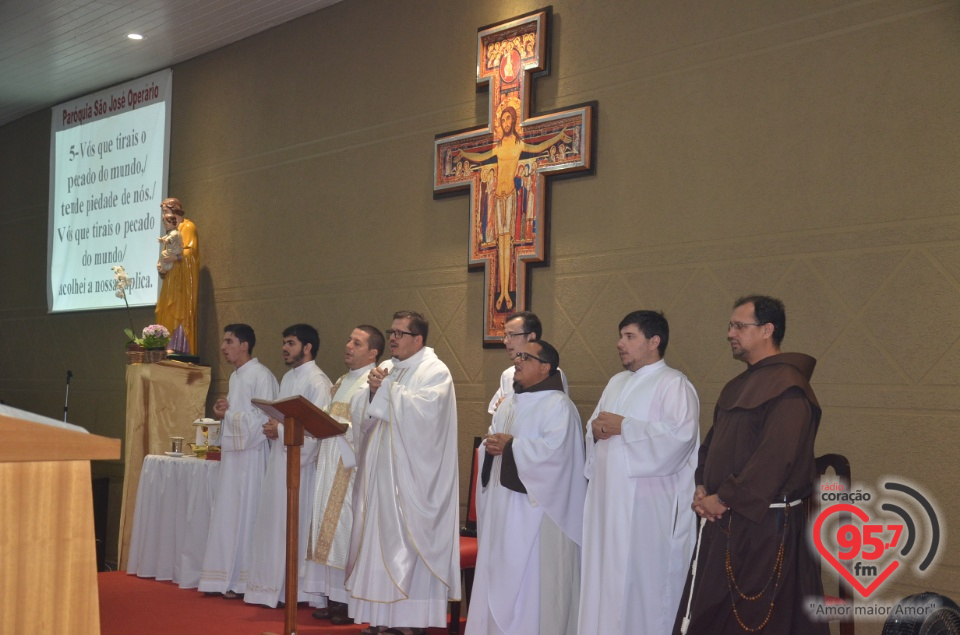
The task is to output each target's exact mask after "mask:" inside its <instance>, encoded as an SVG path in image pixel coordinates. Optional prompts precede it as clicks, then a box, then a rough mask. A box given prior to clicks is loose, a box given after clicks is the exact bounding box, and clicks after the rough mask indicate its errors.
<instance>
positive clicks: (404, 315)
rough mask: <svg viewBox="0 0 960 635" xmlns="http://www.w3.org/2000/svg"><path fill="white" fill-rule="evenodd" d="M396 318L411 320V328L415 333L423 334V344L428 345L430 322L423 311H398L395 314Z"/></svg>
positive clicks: (394, 317)
mask: <svg viewBox="0 0 960 635" xmlns="http://www.w3.org/2000/svg"><path fill="white" fill-rule="evenodd" d="M393 319H394V320H404V319H407V320H410V329H411V331H412V332H413V333H414V335H421V336H423V345H424V346H426V345H427V334H428V333H429V332H430V323H429V322H427V318H425V317H423V314H422V313H417V312H416V311H397V312H396V313H394V314H393Z"/></svg>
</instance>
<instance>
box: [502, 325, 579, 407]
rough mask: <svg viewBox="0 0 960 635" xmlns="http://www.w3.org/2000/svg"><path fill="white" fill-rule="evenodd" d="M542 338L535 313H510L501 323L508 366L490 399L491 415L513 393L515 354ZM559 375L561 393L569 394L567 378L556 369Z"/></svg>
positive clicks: (541, 328) (541, 331) (561, 371)
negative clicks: (529, 343)
mask: <svg viewBox="0 0 960 635" xmlns="http://www.w3.org/2000/svg"><path fill="white" fill-rule="evenodd" d="M541 337H543V325H542V324H541V323H540V318H538V317H537V314H536V313H531V312H530V311H519V312H517V313H511V314H510V315H508V316H507V319H506V320H504V322H503V346H504V348H505V349H506V351H507V357H508V358H509V359H510V366H508V367H507V369H506V370H504V371H503V374H501V375H500V387H499V388H497V392H496V393H494V395H493V398H492V399H490V405H489V406H488V407H487V412H489V413H490V414H493V413H495V412H496V411H497V406H499V405H500V402H502V401H503V400H504V399H505V398H506V397H507V396H509V395H510V394H512V393H513V373H514V372H515V371H516V369H515V368H514V365H513V361H514V359H515V358H516V356H517V352H519V351H520V350H522V349H523V346H524V344H526V343H527V342H532V341H534V340H538V339H540V338H541ZM557 372H559V373H560V380H561V381H562V382H563V392H565V393H567V394H570V388H569V387H568V386H567V376H566V375H565V374H564V373H563V370H560V369H557Z"/></svg>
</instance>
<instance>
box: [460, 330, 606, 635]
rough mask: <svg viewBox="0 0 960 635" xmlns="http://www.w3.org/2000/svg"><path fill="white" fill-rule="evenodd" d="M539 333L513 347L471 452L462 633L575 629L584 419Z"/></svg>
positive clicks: (508, 634) (518, 634)
mask: <svg viewBox="0 0 960 635" xmlns="http://www.w3.org/2000/svg"><path fill="white" fill-rule="evenodd" d="M559 363H560V355H559V354H558V353H557V351H556V349H555V348H554V347H553V346H551V345H550V344H549V343H547V342H545V341H543V340H535V341H531V342H526V343H525V344H524V345H523V346H522V348H521V350H520V351H518V352H517V356H516V361H515V366H516V373H515V374H514V380H515V383H514V391H513V392H511V393H510V395H509V396H508V397H507V398H506V399H505V400H504V401H503V402H502V403H501V404H500V407H499V408H497V412H496V414H495V415H494V417H493V424H492V425H491V426H490V433H489V434H488V435H487V436H486V439H485V441H484V445H483V448H482V450H481V452H480V456H481V457H482V465H483V467H482V468H481V472H480V478H479V479H478V480H477V491H476V500H477V517H478V522H477V539H478V550H477V566H476V573H475V575H476V577H475V578H474V582H473V597H472V599H471V600H470V612H469V617H468V619H467V635H536V634H537V633H550V634H551V635H566V634H569V635H574V634H575V633H576V631H577V602H578V600H579V592H580V543H581V534H582V532H583V500H584V496H585V495H586V490H587V481H586V479H585V478H584V477H583V462H584V459H583V429H582V427H581V424H580V415H579V414H577V408H576V406H574V404H573V402H572V401H570V398H569V397H567V395H566V394H564V392H563V382H562V381H561V380H560V373H559V372H558V371H557V366H558V364H559Z"/></svg>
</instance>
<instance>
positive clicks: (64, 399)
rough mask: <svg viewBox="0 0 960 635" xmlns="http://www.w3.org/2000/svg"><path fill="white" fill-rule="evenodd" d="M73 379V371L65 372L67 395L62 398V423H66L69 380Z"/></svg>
mask: <svg viewBox="0 0 960 635" xmlns="http://www.w3.org/2000/svg"><path fill="white" fill-rule="evenodd" d="M71 377H73V371H72V370H68V371H67V394H66V396H65V397H64V398H63V422H64V423H66V422H67V407H68V405H69V403H70V378H71Z"/></svg>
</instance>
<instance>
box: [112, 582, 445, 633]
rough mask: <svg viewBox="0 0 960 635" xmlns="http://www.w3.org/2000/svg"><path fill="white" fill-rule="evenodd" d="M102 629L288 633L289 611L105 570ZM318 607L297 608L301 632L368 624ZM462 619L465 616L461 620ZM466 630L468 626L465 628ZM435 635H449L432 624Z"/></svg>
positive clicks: (349, 629) (357, 629)
mask: <svg viewBox="0 0 960 635" xmlns="http://www.w3.org/2000/svg"><path fill="white" fill-rule="evenodd" d="M97 581H98V583H99V585H100V632H101V634H102V635H128V634H129V633H137V634H138V635H194V634H196V635H208V634H209V633H231V634H233V633H236V634H237V635H247V634H249V635H260V633H263V632H264V631H271V632H274V633H281V634H282V633H283V610H282V609H268V608H266V607H262V606H253V605H251V604H246V603H245V602H243V601H238V600H224V599H223V598H221V597H215V596H207V595H204V594H203V593H199V592H198V591H197V590H196V589H180V588H178V587H177V585H175V584H173V583H172V582H157V581H156V580H151V579H144V578H138V577H137V576H134V575H127V574H126V573H124V572H122V571H112V572H110V573H100V574H98V575H97ZM312 612H313V609H309V608H301V609H300V610H299V611H298V612H297V633H303V634H312V635H327V634H330V635H357V634H358V633H359V632H360V629H361V627H362V625H351V626H333V625H331V624H330V622H327V621H321V620H315V619H313V617H311V616H310V613H312ZM461 623H462V620H461ZM461 632H462V630H461ZM428 633H429V635H446V633H447V630H446V629H445V628H431V629H429V630H428Z"/></svg>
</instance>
